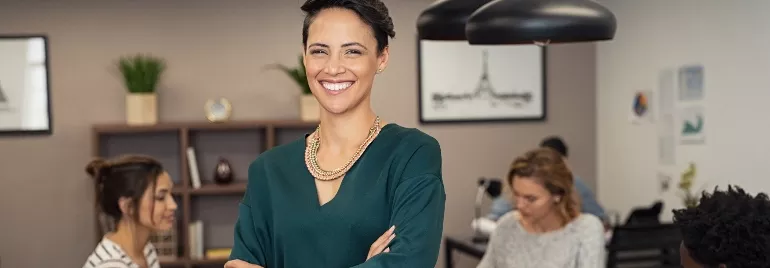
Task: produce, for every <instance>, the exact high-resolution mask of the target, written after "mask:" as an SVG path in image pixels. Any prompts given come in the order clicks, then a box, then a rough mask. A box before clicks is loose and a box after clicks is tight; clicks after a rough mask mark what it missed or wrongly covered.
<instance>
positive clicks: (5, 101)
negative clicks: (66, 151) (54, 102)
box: [0, 35, 52, 135]
mask: <svg viewBox="0 0 770 268" xmlns="http://www.w3.org/2000/svg"><path fill="white" fill-rule="evenodd" d="M0 55H2V56H0V59H2V60H0V135H8V134H10V135H29V134H43V135H50V134H51V132H52V131H51V100H50V93H51V90H50V81H49V80H50V79H49V77H50V75H49V64H48V38H47V37H46V36H44V35H0Z"/></svg>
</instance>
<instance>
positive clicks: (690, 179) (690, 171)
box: [679, 163, 699, 208]
mask: <svg viewBox="0 0 770 268" xmlns="http://www.w3.org/2000/svg"><path fill="white" fill-rule="evenodd" d="M696 170H697V169H696V167H695V163H690V165H689V166H688V167H687V169H686V170H685V171H684V172H682V176H681V178H680V179H679V190H681V191H682V194H681V197H682V202H683V203H684V205H685V206H686V207H688V208H689V207H695V206H697V205H698V201H699V199H698V196H696V195H695V194H694V193H693V191H692V186H693V183H694V182H695V175H696V174H697V172H696Z"/></svg>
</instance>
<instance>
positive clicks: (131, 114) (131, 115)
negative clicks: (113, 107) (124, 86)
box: [126, 93, 158, 125]
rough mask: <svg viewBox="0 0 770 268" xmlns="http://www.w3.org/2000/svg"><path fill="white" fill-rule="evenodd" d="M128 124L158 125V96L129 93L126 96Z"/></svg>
mask: <svg viewBox="0 0 770 268" xmlns="http://www.w3.org/2000/svg"><path fill="white" fill-rule="evenodd" d="M126 123H127V124H129V125H154V124H157V123H158V95H157V94H155V93H129V94H128V95H126Z"/></svg>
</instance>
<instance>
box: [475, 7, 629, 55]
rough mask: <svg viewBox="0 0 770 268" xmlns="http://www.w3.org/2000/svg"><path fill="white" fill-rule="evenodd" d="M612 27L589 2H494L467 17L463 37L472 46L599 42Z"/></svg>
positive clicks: (611, 35) (605, 14)
mask: <svg viewBox="0 0 770 268" xmlns="http://www.w3.org/2000/svg"><path fill="white" fill-rule="evenodd" d="M469 2H473V1H469ZM616 24H617V22H616V19H615V15H614V14H612V12H610V11H609V10H608V9H607V8H605V7H604V6H602V5H600V4H599V3H596V2H594V1H593V0H494V1H491V2H489V3H487V4H485V5H483V6H481V7H480V8H478V9H477V10H476V11H475V12H474V13H473V14H471V16H470V17H469V18H468V20H467V22H466V25H465V35H466V38H467V40H468V42H469V43H470V44H472V45H506V44H532V43H536V44H548V43H573V42H589V41H603V40H611V39H613V38H614V37H615V29H616V27H617V26H616Z"/></svg>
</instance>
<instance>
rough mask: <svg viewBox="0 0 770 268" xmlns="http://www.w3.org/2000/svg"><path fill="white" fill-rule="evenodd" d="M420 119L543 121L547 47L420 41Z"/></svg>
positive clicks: (418, 46)
mask: <svg viewBox="0 0 770 268" xmlns="http://www.w3.org/2000/svg"><path fill="white" fill-rule="evenodd" d="M417 51H418V52H417V56H418V73H419V79H418V81H419V84H418V88H419V90H418V92H419V93H418V94H419V95H418V100H419V101H418V102H419V104H418V105H419V107H418V108H419V109H418V110H419V117H420V123H449V122H489V121H544V120H545V118H546V103H547V101H546V82H545V81H546V71H545V68H546V63H545V57H546V51H545V48H544V47H540V46H536V45H522V46H471V45H469V44H468V42H465V41H431V40H418V45H417Z"/></svg>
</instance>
